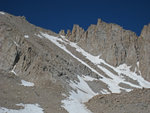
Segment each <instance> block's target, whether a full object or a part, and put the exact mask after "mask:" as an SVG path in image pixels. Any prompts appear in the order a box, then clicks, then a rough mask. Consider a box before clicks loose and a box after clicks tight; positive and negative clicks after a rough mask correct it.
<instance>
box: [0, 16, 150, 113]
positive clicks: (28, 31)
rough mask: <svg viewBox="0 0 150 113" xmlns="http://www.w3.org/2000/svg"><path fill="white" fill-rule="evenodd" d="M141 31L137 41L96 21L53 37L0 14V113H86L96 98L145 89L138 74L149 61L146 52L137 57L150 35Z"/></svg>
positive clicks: (20, 19)
mask: <svg viewBox="0 0 150 113" xmlns="http://www.w3.org/2000/svg"><path fill="white" fill-rule="evenodd" d="M120 29H121V31H120ZM144 29H149V28H148V27H146V28H144ZM107 31H109V32H107ZM144 31H145V30H143V31H142V34H141V38H137V36H136V35H135V34H134V33H133V32H131V31H126V30H123V28H120V26H118V25H114V24H107V23H104V22H102V21H101V20H98V24H97V25H91V26H90V27H89V29H88V30H87V31H84V30H83V29H82V28H80V27H79V26H78V25H75V26H74V28H73V31H72V33H71V32H69V31H68V33H67V34H66V35H65V34H64V32H63V31H61V32H60V34H56V33H54V32H52V31H49V30H44V29H42V28H39V27H36V26H34V25H32V24H30V23H28V22H27V21H26V20H25V18H23V17H16V16H13V15H10V14H7V13H3V14H0V70H1V71H0V72H1V74H0V75H1V78H2V79H1V82H0V83H1V84H2V85H1V87H0V88H1V93H0V100H1V103H0V106H1V107H2V108H0V110H1V112H6V111H9V110H8V109H11V110H12V111H13V109H20V108H18V104H20V103H23V104H24V105H28V104H33V105H35V104H38V106H40V107H41V108H39V109H43V111H41V112H48V113H49V112H53V113H58V112H67V111H68V112H70V113H76V112H83V113H84V112H85V113H86V112H91V111H90V110H88V109H87V108H86V106H85V104H84V103H85V102H87V101H88V100H89V99H91V98H92V97H94V96H96V95H98V94H111V93H123V92H129V91H132V90H133V89H135V88H143V87H144V88H150V82H148V81H146V80H145V79H147V80H149V76H148V73H149V71H146V72H145V74H144V75H143V73H144V72H143V70H141V69H147V68H148V67H142V66H143V64H142V63H143V62H146V64H147V61H149V58H147V59H145V57H146V55H147V54H148V50H144V54H142V52H139V51H142V50H143V48H144V49H145V48H146V49H148V45H149V43H148V41H147V43H148V44H147V45H144V43H145V42H144V41H145V40H146V39H144V37H148V36H149V34H148V32H146V33H145V32H144ZM120 32H121V33H122V32H124V33H123V34H120ZM93 33H94V34H93ZM62 34H63V35H65V36H63V35H62ZM113 34H114V35H113ZM106 35H108V36H106ZM122 36H124V37H122ZM120 38H121V41H119V42H117V41H118V40H119V39H120ZM103 39H105V42H106V43H103V42H101V40H103ZM98 40H99V41H98ZM139 40H140V41H139ZM139 43H142V44H141V45H140V46H141V47H140V49H139V45H138V44H139ZM112 45H115V46H116V47H115V49H114V46H112ZM102 46H106V47H102ZM118 46H119V47H118ZM143 46H146V47H143ZM120 48H124V50H125V51H124V53H123V52H122V49H120ZM137 48H138V49H137ZM114 52H115V53H114ZM120 55H123V56H120ZM124 55H125V56H124ZM142 55H143V56H142ZM106 56H108V57H109V58H107V57H106ZM135 56H136V57H135ZM134 57H135V58H136V59H135V58H134ZM147 57H148V56H147ZM114 59H117V60H114ZM118 59H121V60H118ZM133 59H134V60H133ZM147 65H149V64H147ZM144 78H145V79H144ZM10 81H11V82H10ZM7 84H8V85H7ZM3 86H5V87H3ZM10 86H11V87H10ZM6 89H7V90H6ZM12 90H14V92H11V91H12ZM23 92H27V93H25V94H24V93H23ZM6 94H7V96H6ZM14 95H17V96H16V97H15V96H14ZM25 95H26V96H25ZM24 96H25V97H24ZM8 97H9V98H8ZM21 105H22V104H21ZM24 105H22V107H23V106H24ZM35 106H36V105H35ZM24 109H25V107H24ZM11 110H10V111H11Z"/></svg>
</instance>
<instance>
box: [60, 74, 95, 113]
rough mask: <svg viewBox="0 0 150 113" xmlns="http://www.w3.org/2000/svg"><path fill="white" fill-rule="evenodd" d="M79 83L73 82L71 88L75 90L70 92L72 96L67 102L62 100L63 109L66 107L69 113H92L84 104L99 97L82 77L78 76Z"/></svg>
mask: <svg viewBox="0 0 150 113" xmlns="http://www.w3.org/2000/svg"><path fill="white" fill-rule="evenodd" d="M77 77H78V79H79V82H73V81H71V83H70V86H71V87H72V88H73V89H74V90H75V91H74V90H72V91H71V92H70V96H69V97H68V98H67V99H66V100H62V103H63V104H64V105H62V107H64V108H65V109H66V110H67V111H68V112H69V113H91V111H89V110H88V109H87V108H86V107H85V105H84V103H85V102H87V101H88V100H89V99H91V98H92V97H93V96H95V95H97V94H96V93H94V92H93V91H92V89H91V88H90V87H89V86H88V84H87V83H86V82H85V81H84V80H83V78H82V77H80V76H77Z"/></svg>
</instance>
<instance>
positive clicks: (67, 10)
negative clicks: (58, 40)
mask: <svg viewBox="0 0 150 113" xmlns="http://www.w3.org/2000/svg"><path fill="white" fill-rule="evenodd" d="M0 10H1V11H5V12H8V13H11V14H14V15H16V16H25V17H26V18H27V20H28V21H29V22H31V23H32V24H35V25H37V26H40V27H43V28H46V29H50V30H52V31H54V32H58V31H59V30H61V29H65V30H67V29H72V26H73V24H79V25H80V26H81V27H83V28H84V29H87V28H88V26H89V25H90V24H96V23H97V19H98V18H101V19H102V20H103V21H105V22H108V23H116V24H119V25H120V26H122V27H124V28H125V29H128V30H132V31H134V32H136V33H137V34H138V35H139V34H140V32H141V29H142V28H143V26H144V25H145V24H148V23H150V0H1V1H0Z"/></svg>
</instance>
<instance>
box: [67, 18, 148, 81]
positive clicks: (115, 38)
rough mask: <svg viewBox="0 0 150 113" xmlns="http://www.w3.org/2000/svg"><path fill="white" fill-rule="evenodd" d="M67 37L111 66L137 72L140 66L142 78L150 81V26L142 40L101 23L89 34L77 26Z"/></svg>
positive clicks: (142, 33) (127, 31) (125, 31)
mask: <svg viewBox="0 0 150 113" xmlns="http://www.w3.org/2000/svg"><path fill="white" fill-rule="evenodd" d="M66 36H67V37H68V39H69V40H71V41H73V42H76V43H77V44H78V45H79V46H80V47H82V48H83V49H84V50H86V51H87V52H89V53H91V54H93V55H99V54H100V55H101V58H102V59H104V60H105V61H106V62H108V63H109V64H111V65H114V66H118V65H120V64H123V63H127V64H128V65H132V69H135V66H136V65H137V62H139V70H140V71H141V73H142V75H143V76H144V77H145V79H147V80H150V76H149V75H150V69H149V66H150V63H149V62H150V51H149V50H148V49H149V48H150V46H149V45H150V41H149V40H150V24H149V25H147V26H144V28H143V30H142V32H141V35H140V36H139V37H138V36H137V35H136V34H135V33H134V32H132V31H129V30H125V29H123V28H122V27H120V26H119V25H116V24H111V23H110V24H108V23H105V22H103V21H102V20H100V19H98V22H97V25H91V26H89V28H88V29H87V31H84V30H83V29H82V28H81V27H79V26H78V25H74V27H73V30H72V32H68V33H67V34H66ZM144 65H145V66H144Z"/></svg>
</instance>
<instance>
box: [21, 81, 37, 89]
mask: <svg viewBox="0 0 150 113" xmlns="http://www.w3.org/2000/svg"><path fill="white" fill-rule="evenodd" d="M21 85H23V86H28V87H33V86H34V83H32V82H28V81H25V80H21Z"/></svg>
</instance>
